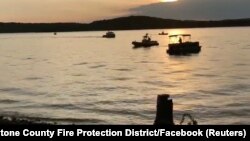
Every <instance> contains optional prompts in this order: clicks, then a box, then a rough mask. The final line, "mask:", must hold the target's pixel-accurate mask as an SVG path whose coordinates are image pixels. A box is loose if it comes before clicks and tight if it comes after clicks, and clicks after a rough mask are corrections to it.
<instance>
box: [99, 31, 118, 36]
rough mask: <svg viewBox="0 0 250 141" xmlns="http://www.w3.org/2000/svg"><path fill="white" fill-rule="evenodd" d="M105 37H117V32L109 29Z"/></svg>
mask: <svg viewBox="0 0 250 141" xmlns="http://www.w3.org/2000/svg"><path fill="white" fill-rule="evenodd" d="M102 37H103V38H115V33H114V32H112V31H108V32H107V33H106V34H105V35H103V36H102Z"/></svg>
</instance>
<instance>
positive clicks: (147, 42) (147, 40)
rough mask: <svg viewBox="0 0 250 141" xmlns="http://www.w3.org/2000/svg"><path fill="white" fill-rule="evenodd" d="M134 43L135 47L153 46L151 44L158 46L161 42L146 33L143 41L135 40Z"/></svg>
mask: <svg viewBox="0 0 250 141" xmlns="http://www.w3.org/2000/svg"><path fill="white" fill-rule="evenodd" d="M132 44H133V45H134V48H138V47H151V46H158V45H159V43H158V42H157V41H154V40H151V38H150V37H149V36H148V34H146V35H145V36H143V39H142V41H141V42H137V41H133V42H132Z"/></svg>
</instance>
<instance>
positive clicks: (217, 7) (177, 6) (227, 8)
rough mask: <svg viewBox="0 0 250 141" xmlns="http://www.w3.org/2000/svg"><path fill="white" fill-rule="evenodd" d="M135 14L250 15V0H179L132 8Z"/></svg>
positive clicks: (180, 16)
mask: <svg viewBox="0 0 250 141" xmlns="http://www.w3.org/2000/svg"><path fill="white" fill-rule="evenodd" d="M130 11H131V12H132V13H133V14H137V15H146V16H153V17H160V18H169V19H182V20H222V19H239V18H249V17H250V0H179V1H178V2H172V3H154V4H150V5H144V6H140V7H136V8H133V9H131V10H130Z"/></svg>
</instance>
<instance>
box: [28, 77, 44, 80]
mask: <svg viewBox="0 0 250 141" xmlns="http://www.w3.org/2000/svg"><path fill="white" fill-rule="evenodd" d="M41 79H43V78H41V77H27V78H25V80H41Z"/></svg>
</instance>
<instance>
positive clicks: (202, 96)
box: [0, 27, 250, 124]
mask: <svg viewBox="0 0 250 141" xmlns="http://www.w3.org/2000/svg"><path fill="white" fill-rule="evenodd" d="M161 31H162V30H139V31H116V32H115V33H116V35H117V38H115V39H103V38H100V36H102V35H103V34H104V33H105V32H71V33H58V34H57V35H56V36H55V35H53V33H28V34H0V65H1V69H0V77H1V78H0V115H1V116H6V117H8V116H15V117H20V118H27V119H31V120H33V119H35V120H36V119H39V120H42V121H45V122H58V123H60V124H71V123H75V124H152V123H153V122H154V118H155V107H156V98H157V95H158V94H165V93H166V94H170V95H171V97H172V98H173V100H174V110H175V111H174V115H175V122H176V123H177V124H178V123H179V122H180V120H181V117H182V115H183V114H184V113H190V114H192V115H193V116H194V117H195V119H197V120H198V122H199V124H250V120H249V119H250V95H249V94H250V55H249V53H250V40H249V39H250V28H249V27H244V28H204V29H171V30H165V31H166V32H168V33H169V34H177V33H190V34H192V36H193V40H198V41H200V44H201V45H202V51H201V53H200V54H198V55H192V56H176V57H175V56H168V55H167V54H166V49H167V46H168V42H169V39H168V37H167V36H159V35H157V34H158V33H159V32H161ZM145 33H149V34H150V35H151V38H152V39H155V40H158V41H159V43H160V46H159V47H152V48H147V49H143V48H139V49H133V48H132V45H131V42H132V41H134V40H141V37H142V35H144V34H145Z"/></svg>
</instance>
